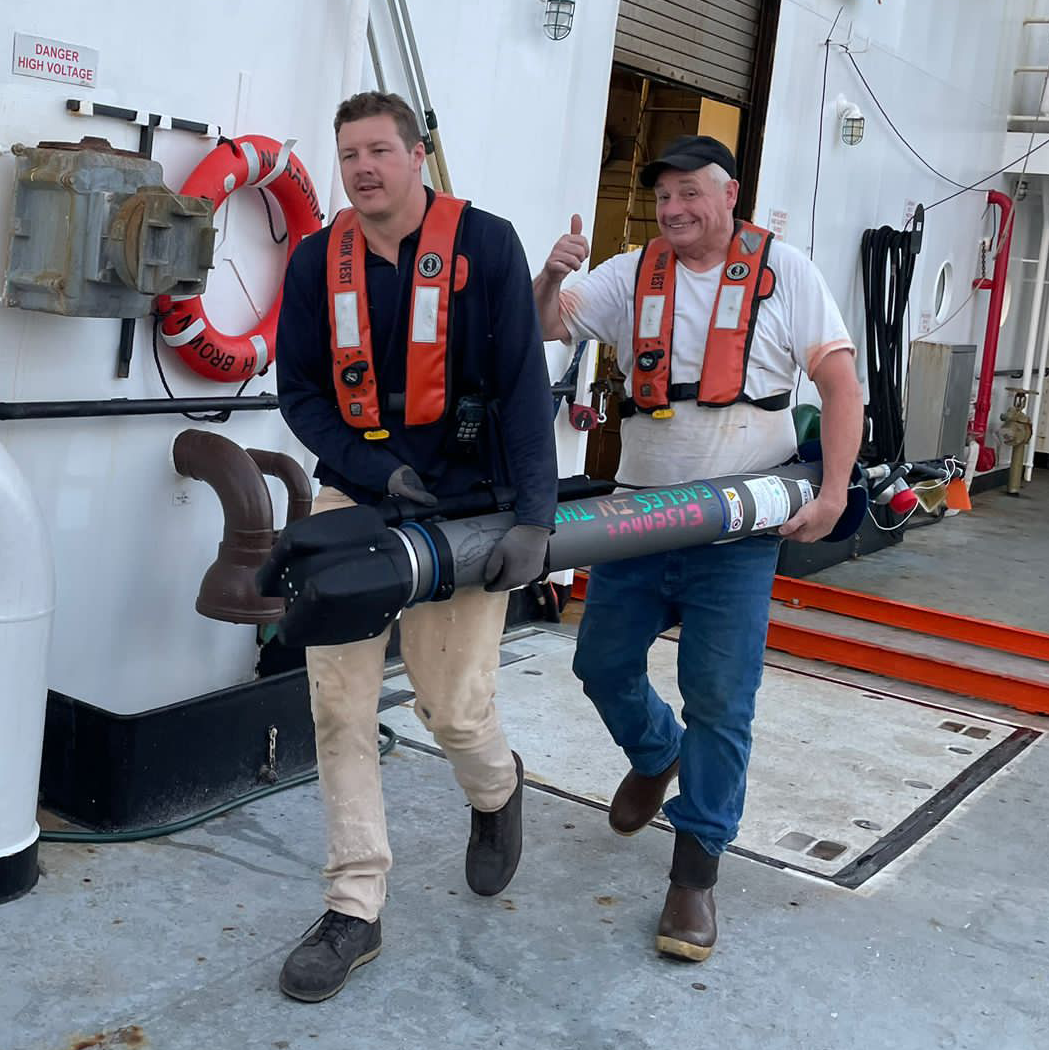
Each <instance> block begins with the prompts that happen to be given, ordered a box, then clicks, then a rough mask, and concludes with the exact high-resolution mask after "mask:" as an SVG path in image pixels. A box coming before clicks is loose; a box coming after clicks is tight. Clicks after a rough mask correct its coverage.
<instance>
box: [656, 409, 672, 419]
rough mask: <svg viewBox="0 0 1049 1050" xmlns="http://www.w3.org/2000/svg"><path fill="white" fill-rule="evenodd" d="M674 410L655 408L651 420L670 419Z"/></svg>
mask: <svg viewBox="0 0 1049 1050" xmlns="http://www.w3.org/2000/svg"><path fill="white" fill-rule="evenodd" d="M673 416H674V410H673V409H672V408H657V409H655V410H654V411H653V412H652V418H653V419H672V418H673Z"/></svg>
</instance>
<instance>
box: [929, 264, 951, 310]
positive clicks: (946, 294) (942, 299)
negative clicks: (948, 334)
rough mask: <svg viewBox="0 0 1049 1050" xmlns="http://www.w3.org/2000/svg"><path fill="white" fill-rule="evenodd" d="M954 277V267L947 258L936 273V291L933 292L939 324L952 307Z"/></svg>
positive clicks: (934, 308)
mask: <svg viewBox="0 0 1049 1050" xmlns="http://www.w3.org/2000/svg"><path fill="white" fill-rule="evenodd" d="M953 278H954V267H953V266H951V264H950V263H949V262H947V261H946V260H945V261H944V262H943V263H942V264H941V265H940V272H939V273H938V274H937V275H936V291H935V292H934V293H933V311H934V317H935V318H936V322H937V324H942V323H943V322H944V321H945V320H946V319H947V316H948V313H949V311H950V309H951V286H952V284H953Z"/></svg>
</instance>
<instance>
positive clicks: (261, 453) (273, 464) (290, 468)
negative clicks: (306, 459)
mask: <svg viewBox="0 0 1049 1050" xmlns="http://www.w3.org/2000/svg"><path fill="white" fill-rule="evenodd" d="M245 451H246V452H247V453H248V455H249V456H251V458H252V459H253V460H254V461H255V466H257V467H258V468H259V470H261V471H262V473H263V474H268V475H269V476H270V477H273V478H276V479H277V480H278V481H280V482H281V483H282V484H283V485H284V488H285V489H287V492H288V517H287V520H286V521H285V522H284V527H285V528H287V527H288V526H289V525H290V524H291V523H292V522H293V521H298V520H299V519H300V518H308V517H309V514H310V508H311V507H312V506H313V488H312V487H311V486H310V477H309V475H308V474H307V473H306V471H304V470H303V469H302V467H301V466H299V464H298V462H297V461H296V460H294V459H292V458H291V456H289V455H287V454H286V453H284V452H268V451H267V450H266V449H261V448H249V449H246V450H245Z"/></svg>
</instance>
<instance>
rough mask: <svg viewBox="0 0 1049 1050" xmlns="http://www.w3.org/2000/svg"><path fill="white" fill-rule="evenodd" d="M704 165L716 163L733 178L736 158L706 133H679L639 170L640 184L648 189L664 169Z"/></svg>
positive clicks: (684, 168)
mask: <svg viewBox="0 0 1049 1050" xmlns="http://www.w3.org/2000/svg"><path fill="white" fill-rule="evenodd" d="M708 164H717V165H719V166H720V167H722V168H724V169H725V171H727V172H728V173H729V175H730V176H731V177H732V178H735V177H736V158H735V157H733V156H732V151H731V150H730V149H729V148H728V146H726V145H725V144H724V143H723V142H719V141H718V140H717V139H715V138H711V137H710V135H682V136H681V137H680V138H676V139H674V141H673V142H671V143H670V145H669V146H667V148H666V149H665V150H663V154H662V156H661V157H659V158H658V159H657V160H654V161H652V162H651V163H650V164H646V165H645V166H644V167H643V168H642V169H641V185H642V186H646V187H648V189H651V188H652V187H653V186H655V184H656V179H658V178H659V175H660V173H661V172H662V171H663V170H664V168H677V169H678V171H695V170H696V169H697V168H705V167H706V166H707V165H708Z"/></svg>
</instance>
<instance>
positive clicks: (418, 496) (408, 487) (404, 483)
mask: <svg viewBox="0 0 1049 1050" xmlns="http://www.w3.org/2000/svg"><path fill="white" fill-rule="evenodd" d="M386 491H387V492H388V493H389V494H390V495H391V496H403V497H404V498H405V499H410V500H411V501H412V502H413V503H418V504H421V505H422V506H423V507H436V506H437V497H436V496H435V495H434V494H433V493H432V492H427V491H426V486H425V485H424V484H423V481H422V478H420V477H419V475H418V474H416V473H415V471H414V470H412V468H411V467H398V468H397V469H396V470H395V471H394V472H393V473H392V474H391V475H390V477H389V480H388V481H387V482H386Z"/></svg>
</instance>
